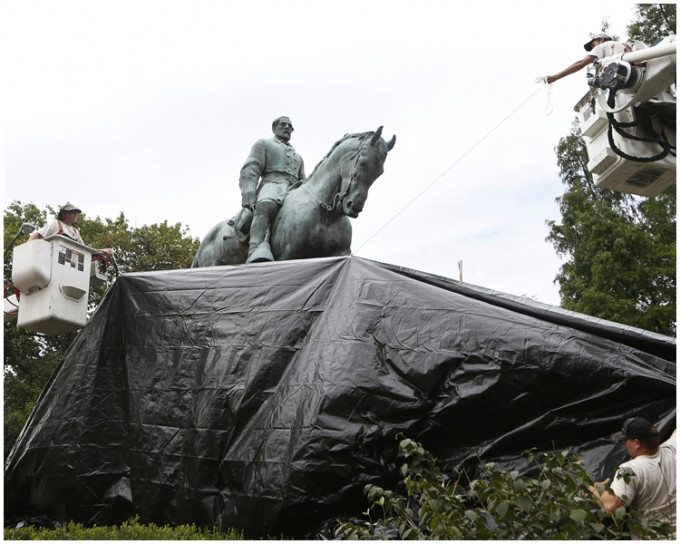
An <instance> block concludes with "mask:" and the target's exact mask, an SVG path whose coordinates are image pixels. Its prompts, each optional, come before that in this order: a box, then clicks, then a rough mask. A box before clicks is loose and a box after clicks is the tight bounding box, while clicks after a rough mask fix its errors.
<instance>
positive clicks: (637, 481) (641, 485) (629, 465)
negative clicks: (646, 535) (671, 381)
mask: <svg viewBox="0 0 680 544" xmlns="http://www.w3.org/2000/svg"><path fill="white" fill-rule="evenodd" d="M613 438H615V439H617V440H621V441H623V444H624V446H625V448H626V451H627V452H628V455H630V456H631V458H632V459H631V460H630V461H627V462H625V463H622V464H621V466H619V468H618V469H617V470H616V474H615V476H614V481H613V482H611V492H610V491H603V492H602V493H598V491H597V490H596V488H595V487H594V486H593V487H591V488H590V490H591V492H592V493H593V495H594V496H595V498H596V499H597V500H598V502H599V503H600V504H601V506H602V508H604V509H605V510H606V511H607V512H610V513H614V512H615V511H616V510H617V509H618V508H620V507H622V506H623V507H630V508H631V509H633V510H635V511H637V512H640V513H641V514H642V515H644V516H647V517H649V518H652V519H657V520H659V521H665V522H670V523H671V524H672V525H673V532H674V534H675V531H676V517H675V504H676V502H675V475H676V462H675V459H676V457H675V431H673V434H672V435H671V437H670V438H669V439H668V440H666V442H664V443H663V444H660V438H661V435H660V434H659V431H658V430H657V429H656V427H654V426H653V425H652V424H651V423H650V422H649V421H648V420H646V419H645V418H642V417H633V418H629V419H627V420H626V421H624V423H623V428H622V429H621V432H620V433H617V434H616V435H614V436H613ZM600 483H601V484H604V485H607V484H609V483H610V479H609V478H607V479H606V480H605V481H604V482H600ZM596 485H598V484H596ZM640 536H643V535H640Z"/></svg>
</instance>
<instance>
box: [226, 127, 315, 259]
mask: <svg viewBox="0 0 680 544" xmlns="http://www.w3.org/2000/svg"><path fill="white" fill-rule="evenodd" d="M272 130H273V132H274V137H273V138H270V139H262V140H258V141H257V142H255V144H254V145H253V147H252V149H251V150H250V154H249V155H248V158H247V159H246V162H245V164H244V165H243V167H242V168H241V175H240V177H239V186H240V188H241V205H242V207H243V209H244V210H243V211H242V212H241V214H240V221H239V223H241V225H237V228H239V229H240V230H241V231H242V232H243V231H244V230H247V228H248V227H247V224H245V225H244V224H243V223H247V221H248V220H249V219H250V217H251V215H250V213H248V212H252V223H251V225H250V243H249V246H248V260H247V261H246V262H249V263H250V262H260V261H272V260H274V257H273V256H272V253H271V249H270V247H269V242H268V238H269V237H268V233H269V229H270V226H271V225H272V224H273V222H274V218H275V217H276V214H277V213H278V211H279V208H280V207H281V204H283V200H284V199H285V198H286V195H287V194H288V190H289V189H291V188H292V187H295V186H297V185H300V183H301V182H302V181H303V180H304V179H305V164H304V161H303V160H302V157H301V156H300V155H298V154H297V152H296V151H295V149H294V148H293V146H292V145H290V137H291V135H292V133H293V124H292V123H291V121H290V119H289V118H288V117H279V118H278V119H275V120H274V122H273V123H272Z"/></svg>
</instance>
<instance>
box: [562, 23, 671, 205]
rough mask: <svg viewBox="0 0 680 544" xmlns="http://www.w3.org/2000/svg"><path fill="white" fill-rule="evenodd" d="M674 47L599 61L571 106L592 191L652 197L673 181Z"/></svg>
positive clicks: (667, 43) (657, 47)
mask: <svg viewBox="0 0 680 544" xmlns="http://www.w3.org/2000/svg"><path fill="white" fill-rule="evenodd" d="M675 51H676V45H675V36H669V37H668V38H666V39H665V40H663V41H662V42H660V43H659V44H658V45H655V46H654V47H649V48H642V49H638V50H635V51H633V52H631V53H625V54H623V55H619V56H618V57H609V58H607V59H603V60H602V61H598V64H597V66H596V73H595V75H594V77H591V80H590V85H591V87H593V91H592V92H590V93H588V94H587V95H586V96H584V97H583V98H582V99H581V101H580V102H579V103H578V104H577V105H576V106H575V108H574V109H575V111H576V112H577V113H578V114H579V123H580V126H581V133H582V135H583V138H584V140H585V143H586V147H587V150H588V159H589V160H588V170H589V171H590V172H591V174H592V175H593V181H594V183H595V185H596V186H598V187H602V188H606V189H614V190H617V191H622V192H626V193H631V194H636V195H640V196H646V197H653V196H656V195H658V194H660V193H661V192H663V191H665V190H666V189H667V188H668V187H670V186H671V185H673V184H674V183H675V181H676V172H675V170H676V159H675V145H676V120H675V115H676V87H675V69H676V55H675Z"/></svg>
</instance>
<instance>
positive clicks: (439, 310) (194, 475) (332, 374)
mask: <svg viewBox="0 0 680 544" xmlns="http://www.w3.org/2000/svg"><path fill="white" fill-rule="evenodd" d="M675 400H676V394H675V340H674V339H673V338H669V337H664V336H660V335H656V334H653V333H649V332H645V331H641V330H639V329H634V328H631V327H625V326H622V325H618V324H615V323H611V322H606V321H602V320H597V319H593V318H589V317H586V316H583V315H579V314H574V313H572V312H567V311H564V310H561V309H559V308H555V307H550V306H546V305H543V304H540V303H536V302H533V301H530V300H526V299H521V298H518V297H513V296H510V295H504V294H501V293H498V292H494V291H490V290H487V289H483V288H479V287H474V286H471V285H469V284H464V283H460V282H458V281H455V280H449V279H446V278H442V277H438V276H433V275H429V274H425V273H421V272H417V271H414V270H409V269H404V268H401V267H398V266H392V265H387V264H382V263H378V262H374V261H370V260H366V259H362V258H358V257H341V258H327V259H312V260H304V261H288V262H278V263H266V264H257V265H243V266H237V267H215V268H201V269H191V270H179V271H171V272H153V273H138V274H128V275H123V276H121V277H120V278H119V279H118V280H117V281H116V283H115V285H114V286H113V288H112V289H111V291H110V292H109V293H108V295H107V297H106V298H105V300H104V301H103V302H102V304H101V306H100V308H99V309H98V310H97V312H96V313H95V314H94V316H93V317H92V319H91V321H90V323H89V324H88V326H87V327H86V328H85V329H83V330H82V331H81V333H80V334H79V335H78V337H77V338H76V340H75V341H74V343H73V344H72V346H71V347H70V349H69V351H68V353H67V354H66V356H65V358H64V360H63V361H62V362H61V364H60V365H59V367H58V368H57V370H56V371H55V373H54V375H53V376H52V378H51V380H50V382H49V384H48V386H47V387H46V389H45V391H44V392H43V394H42V396H41V397H40V399H39V401H38V403H37V405H36V407H35V409H34V411H33V414H32V415H31V417H30V419H29V421H28V423H27V425H26V427H25V428H24V430H23V432H22V434H21V436H20V438H19V440H18V442H17V444H16V446H15V448H14V449H13V451H12V453H11V454H10V456H9V458H8V461H7V465H6V473H5V517H6V519H7V520H12V519H13V520H16V519H19V518H21V517H22V516H23V517H28V516H31V515H43V516H47V517H49V518H51V519H59V520H70V519H73V520H76V521H80V522H84V523H90V524H93V523H96V524H99V525H102V524H107V523H114V522H120V521H123V520H125V519H127V518H128V517H130V516H132V515H139V516H140V518H141V519H142V521H153V522H156V523H160V524H165V523H171V524H174V523H197V524H200V525H211V524H215V523H220V522H221V523H222V524H223V526H233V527H239V528H242V529H245V530H246V536H248V537H261V536H266V535H273V536H277V535H281V534H284V535H287V536H292V537H303V536H307V537H309V536H310V535H312V536H313V535H318V533H315V531H316V529H317V528H318V527H321V526H323V525H324V524H325V525H326V526H328V525H329V524H331V526H332V520H335V519H338V518H343V517H346V516H360V515H361V512H362V511H363V510H365V508H366V506H367V502H366V500H365V497H364V496H363V492H362V489H363V486H364V484H366V483H368V482H374V483H381V484H385V485H390V484H393V483H395V482H396V481H397V480H398V475H397V470H398V466H399V465H400V463H401V460H400V459H399V458H398V457H397V440H396V436H397V434H398V433H403V434H405V435H406V436H408V437H411V438H414V439H416V440H418V441H421V442H422V443H423V444H424V446H425V447H426V448H427V449H429V450H430V451H431V452H432V453H433V454H434V455H436V456H437V457H438V458H439V459H440V461H441V463H442V465H443V467H444V469H445V470H447V471H451V472H454V471H457V470H460V469H461V468H467V467H468V466H469V467H474V466H476V465H477V464H478V463H479V459H480V458H481V459H483V460H485V461H486V460H495V461H497V462H498V463H499V464H500V466H501V468H510V467H515V468H521V467H522V466H523V463H524V459H525V458H524V456H523V455H522V452H523V451H524V450H526V449H528V448H531V447H536V448H538V451H540V452H542V451H550V450H553V449H559V450H562V449H570V450H572V451H575V452H577V453H578V454H580V455H581V456H582V457H583V458H584V459H585V461H586V464H587V466H588V467H589V469H590V470H591V471H592V473H593V475H594V476H595V477H596V479H604V477H606V476H610V475H611V472H612V470H613V469H614V467H615V466H616V465H617V464H618V463H619V462H621V461H623V460H625V458H626V454H625V450H624V449H623V447H622V446H621V444H616V443H615V442H614V441H613V440H612V439H611V438H609V436H610V435H611V433H614V432H616V431H618V430H619V429H620V427H621V422H622V421H623V419H625V418H626V417H630V416H632V415H642V416H645V417H647V418H648V419H650V420H652V421H654V422H656V423H658V425H659V426H660V427H661V429H662V432H663V433H665V434H668V433H669V432H670V431H671V430H672V428H673V427H674V425H675Z"/></svg>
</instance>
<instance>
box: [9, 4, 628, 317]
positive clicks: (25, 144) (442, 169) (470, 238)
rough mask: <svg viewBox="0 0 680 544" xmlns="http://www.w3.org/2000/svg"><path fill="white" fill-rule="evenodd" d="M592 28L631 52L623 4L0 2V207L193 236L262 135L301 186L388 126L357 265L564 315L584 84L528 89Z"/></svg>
mask: <svg viewBox="0 0 680 544" xmlns="http://www.w3.org/2000/svg"><path fill="white" fill-rule="evenodd" d="M604 18H608V20H609V23H610V31H611V32H612V33H614V34H616V35H618V36H619V37H621V38H627V35H626V32H625V28H626V25H627V24H629V23H630V22H631V21H632V20H633V18H634V4H633V3H632V2H626V1H622V0H611V1H597V0H593V1H590V2H560V3H558V2H549V3H548V2H543V3H540V2H500V1H492V2H454V1H451V0H419V1H417V2H416V1H414V0H411V1H409V2H405V1H401V0H343V1H342V2H338V1H334V2H331V1H328V0H304V1H303V0H288V1H286V2H280V1H265V0H240V1H231V0H220V1H205V0H158V1H144V0H134V1H125V0H116V1H111V2H109V1H96V0H87V1H65V0H59V1H55V0H49V1H44V2H37V1H31V0H22V1H20V2H19V1H10V0H0V104H1V106H2V117H1V119H2V130H3V140H4V146H3V154H2V165H3V168H2V175H3V183H2V185H3V190H4V205H5V207H6V206H7V205H9V204H10V203H11V202H12V201H14V200H19V201H21V202H22V203H23V204H26V203H29V202H32V203H34V204H36V205H38V206H39V207H44V206H46V205H48V204H49V205H52V206H55V207H56V206H57V205H58V204H60V203H62V202H64V201H66V200H70V201H72V202H74V203H75V204H76V205H77V206H79V207H80V208H82V209H83V210H84V211H85V212H86V213H87V215H88V216H89V217H95V216H97V215H98V216H100V217H102V218H105V217H111V218H113V217H116V216H117V215H118V213H119V212H121V211H122V212H123V213H124V214H125V216H126V217H127V218H128V219H129V220H130V223H131V224H132V225H133V226H142V225H144V224H152V223H158V222H161V221H164V220H166V219H167V220H168V222H169V223H170V224H174V223H177V222H181V223H182V224H183V225H185V226H188V227H189V229H190V231H191V234H192V235H194V236H197V237H199V238H202V237H203V236H204V235H205V233H206V232H207V231H208V230H209V229H210V227H212V226H213V225H214V224H215V223H217V222H218V221H220V220H222V219H224V218H227V217H231V216H233V215H234V214H235V213H236V211H238V209H239V207H240V193H239V189H238V175H239V170H240V168H241V166H242V164H243V161H244V160H245V158H246V156H247V154H248V151H249V150H250V147H251V145H252V144H253V143H254V141H255V140H256V139H258V138H262V137H271V136H272V133H271V122H272V120H273V119H274V118H276V117H278V116H279V115H288V116H289V117H290V118H291V119H292V121H293V124H294V126H295V129H296V130H295V132H294V134H293V138H292V140H291V143H292V144H293V145H294V147H295V148H296V149H297V151H298V152H299V153H300V154H301V155H302V157H303V158H304V160H305V165H306V170H307V173H310V172H311V171H312V169H313V167H314V166H315V165H316V163H317V162H318V161H319V160H320V159H321V158H322V157H323V156H324V155H325V153H326V152H327V151H328V150H329V149H330V147H331V146H332V144H333V143H334V142H335V141H336V140H338V139H339V138H340V137H342V136H343V135H344V134H345V133H347V132H363V131H367V130H375V129H377V128H378V126H380V125H384V127H385V129H384V134H383V135H384V137H385V139H389V138H390V137H391V136H392V134H396V135H397V143H396V146H395V148H394V149H393V151H392V152H390V154H389V156H388V158H387V161H386V164H385V173H384V174H383V176H382V177H381V178H379V179H378V180H377V181H376V182H375V184H374V185H373V188H372V189H371V192H370V193H369V197H368V201H367V203H366V207H365V208H364V211H363V213H362V214H361V215H360V216H359V218H358V219H355V220H352V224H353V228H354V238H353V244H352V247H353V249H354V250H355V253H356V254H357V255H359V256H361V257H366V258H369V259H374V260H377V261H382V262H386V263H390V264H395V265H401V266H405V267H409V268H414V269H416V270H421V271H424V272H430V273H434V274H439V275H442V276H446V277H450V278H455V279H457V278H458V276H459V269H458V262H459V261H463V268H464V270H463V272H464V278H463V279H464V281H466V282H469V283H472V284H476V285H481V286H483V287H487V288H490V289H496V290H499V291H502V292H505V293H511V294H515V295H524V296H531V297H534V298H536V299H538V300H540V301H542V302H546V303H549V304H558V303H559V295H558V288H557V286H556V285H555V284H554V283H553V280H554V277H555V275H556V274H557V272H558V269H559V266H560V264H561V261H560V259H559V258H558V257H557V256H556V254H555V252H554V249H553V246H552V245H551V244H549V243H547V242H546V241H545V237H546V236H547V234H548V227H547V226H546V223H545V222H546V220H549V219H557V220H559V218H560V216H559V210H558V208H557V205H556V203H555V198H556V197H559V196H560V195H561V194H562V193H563V185H562V183H561V180H560V178H559V175H558V168H557V163H556V157H555V152H554V148H555V146H556V145H557V144H558V142H559V139H560V138H561V137H563V136H566V135H567V134H568V133H569V130H570V128H571V124H572V121H573V119H574V117H575V113H574V111H573V106H574V105H575V104H576V102H577V101H578V100H579V99H580V98H581V97H582V96H583V95H584V94H585V93H586V91H587V87H586V84H585V70H583V71H582V72H580V73H578V74H575V75H572V76H569V77H567V78H565V79H563V80H561V81H558V82H557V83H555V84H553V85H552V87H551V92H550V94H549V93H548V88H547V87H544V86H541V85H540V84H537V83H536V81H535V80H536V78H538V77H540V76H543V75H546V74H550V73H555V72H557V71H559V70H561V69H563V68H565V67H566V66H567V65H569V64H571V63H572V62H574V61H576V60H578V59H580V58H582V57H583V56H584V55H585V51H584V50H583V46H582V44H583V43H584V42H585V41H586V40H587V39H588V37H589V34H590V33H591V32H598V31H599V30H600V28H601V23H602V20H603V19H604ZM532 95H533V96H532ZM521 104H523V105H522V106H521V107H519V109H517V108H518V106H520V105H521ZM515 110H516V111H515ZM550 111H552V113H551V114H549V115H547V113H548V112H550ZM508 116H509V117H508ZM506 118H507V119H506Z"/></svg>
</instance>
